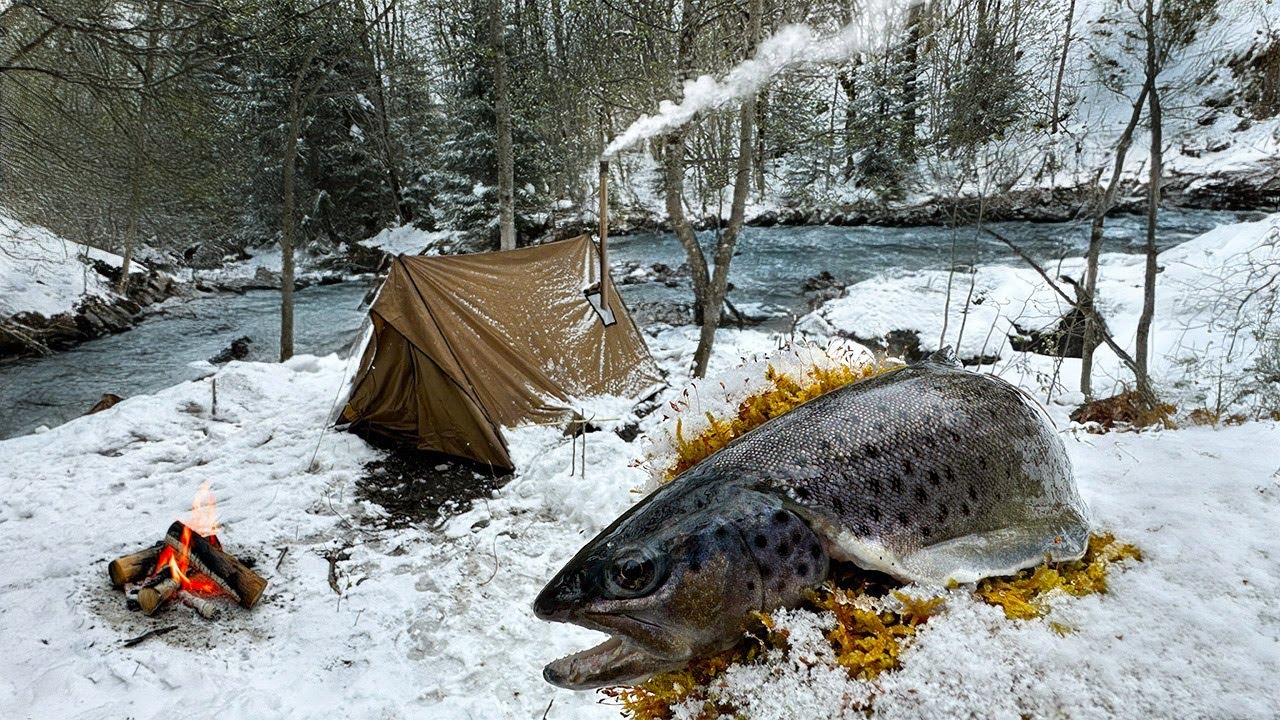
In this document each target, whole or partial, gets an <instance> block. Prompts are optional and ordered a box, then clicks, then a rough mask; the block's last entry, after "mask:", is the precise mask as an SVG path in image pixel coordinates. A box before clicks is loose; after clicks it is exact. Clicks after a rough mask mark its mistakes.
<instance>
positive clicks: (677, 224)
mask: <svg viewBox="0 0 1280 720" xmlns="http://www.w3.org/2000/svg"><path fill="white" fill-rule="evenodd" d="M684 144H685V130H684V128H680V129H678V130H676V131H675V132H673V133H671V134H670V135H668V136H667V137H666V139H665V141H664V142H663V153H662V192H663V195H664V199H665V200H666V206H667V218H668V219H669V220H670V221H671V232H673V233H675V236H676V240H678V241H680V246H681V247H683V248H684V254H685V256H686V257H688V259H689V273H690V276H691V277H690V280H691V281H692V283H693V315H694V322H696V323H697V324H699V325H702V324H703V320H704V316H703V307H704V306H705V304H706V297H707V295H708V294H710V292H711V275H710V273H709V272H708V271H707V259H706V256H705V255H703V253H702V246H701V245H699V244H698V236H697V234H695V233H694V231H693V226H692V225H690V224H689V218H688V217H686V216H685V214H684V151H685V147H684Z"/></svg>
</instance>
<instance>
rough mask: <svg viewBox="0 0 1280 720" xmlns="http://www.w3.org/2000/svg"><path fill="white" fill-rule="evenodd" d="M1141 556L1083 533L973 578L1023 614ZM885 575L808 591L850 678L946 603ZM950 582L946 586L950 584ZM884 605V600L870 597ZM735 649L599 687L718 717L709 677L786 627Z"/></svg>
mask: <svg viewBox="0 0 1280 720" xmlns="http://www.w3.org/2000/svg"><path fill="white" fill-rule="evenodd" d="M1125 559H1134V560H1141V559H1142V551H1141V550H1139V549H1138V548H1137V547H1135V546H1133V545H1130V544H1128V543H1121V542H1117V541H1116V539H1115V537H1114V536H1113V535H1111V534H1110V533H1106V534H1102V535H1095V536H1093V537H1090V538H1089V547H1088V550H1087V551H1086V552H1085V555H1084V557H1083V558H1081V559H1080V560H1076V561H1073V562H1065V563H1056V564H1053V565H1048V564H1046V565H1041V566H1039V567H1036V568H1031V569H1028V570H1023V571H1022V572H1019V573H1017V574H1016V575H1013V576H1010V577H1002V578H988V579H986V580H982V581H980V582H979V583H978V586H977V595H978V597H979V598H981V599H982V600H984V601H986V602H988V603H991V604H992V605H998V606H1000V607H1001V608H1002V609H1003V610H1004V612H1005V615H1006V616H1008V617H1009V618H1012V619H1022V620H1028V619H1033V618H1038V617H1041V616H1043V615H1044V614H1045V613H1046V612H1047V611H1048V604H1047V601H1048V600H1049V599H1050V594H1051V593H1054V592H1057V591H1061V592H1065V593H1067V594H1070V595H1074V596H1083V595H1089V594H1092V593H1100V592H1106V590H1107V582H1106V581H1107V573H1108V571H1109V570H1110V568H1111V566H1112V565H1113V564H1115V563H1116V562H1119V561H1121V560H1125ZM883 582H884V580H883V578H881V579H876V578H874V577H872V576H870V575H867V574H865V573H862V572H861V571H859V570H857V569H856V568H852V567H851V566H847V565H846V566H840V569H839V570H838V572H837V573H836V574H835V575H834V576H833V579H832V580H831V581H829V582H827V583H826V584H824V585H823V586H822V587H820V588H818V589H816V590H814V591H812V592H811V593H810V594H809V597H808V599H807V601H806V604H805V607H806V608H807V609H809V610H811V611H814V612H828V613H831V614H832V615H833V616H834V617H835V620H836V623H835V626H834V627H833V628H832V629H831V630H829V631H827V633H826V639H827V642H829V643H831V647H832V649H833V650H834V651H835V657H836V662H837V663H838V664H839V665H840V666H841V667H843V668H844V669H845V670H846V671H848V673H849V675H850V676H851V677H854V678H859V679H863V680H874V679H875V678H876V677H878V676H879V675H880V674H882V673H884V672H888V671H892V670H895V669H897V668H898V667H899V666H900V664H901V655H902V652H903V650H905V648H906V642H907V641H908V640H910V639H911V638H913V637H915V635H916V633H917V632H918V631H919V628H920V626H922V625H924V624H925V623H926V622H928V621H929V618H931V617H933V616H934V615H937V614H938V612H939V611H940V610H941V609H942V607H943V605H944V604H945V603H946V598H945V597H935V598H927V599H926V598H917V597H914V596H911V595H908V594H906V593H904V592H901V591H900V590H892V589H889V588H886V587H885V586H884V585H883V584H882V583H883ZM954 589H955V588H952V590H953V591H954ZM885 592H890V593H892V595H893V597H894V598H896V599H897V600H898V603H899V604H900V605H901V607H900V608H899V609H897V610H895V611H888V610H874V609H870V608H871V607H872V604H869V603H860V602H858V600H859V598H860V597H861V596H864V595H870V596H879V595H883V594H884V593H885ZM875 606H876V607H883V603H880V604H878V605H875ZM757 619H758V620H759V622H758V623H757V624H756V626H755V627H754V628H753V629H752V630H751V631H750V632H748V634H747V636H746V638H745V639H744V640H743V641H742V642H740V643H738V645H737V646H735V647H734V648H733V649H731V650H729V651H727V652H725V653H722V654H720V655H717V656H715V657H711V658H705V659H701V660H695V661H694V662H692V663H690V664H689V666H688V667H686V668H684V669H681V670H676V671H673V672H668V673H663V674H661V675H657V676H655V677H653V678H651V679H649V680H647V681H646V682H644V683H642V684H640V685H636V686H634V687H616V688H607V689H605V690H603V691H602V692H604V694H605V695H607V696H609V697H611V698H613V699H615V700H616V701H618V702H619V704H620V705H621V706H622V713H623V715H624V716H626V717H628V718H633V720H667V719H668V718H671V717H672V716H673V708H674V707H675V706H676V705H679V704H681V703H685V702H690V701H692V702H694V703H695V704H700V705H701V707H702V712H701V713H700V714H699V717H703V718H717V717H721V716H724V715H733V714H734V713H735V711H736V708H734V707H732V706H731V705H727V704H725V703H723V702H722V701H720V700H718V699H717V697H716V693H715V689H714V681H715V680H716V678H718V677H720V676H722V675H724V673H725V672H727V671H728V669H729V668H730V667H732V666H733V665H737V664H742V663H752V662H763V661H765V659H764V656H765V655H766V653H767V651H769V650H780V651H782V652H786V651H787V647H788V645H787V631H786V629H785V628H782V629H779V628H778V627H777V626H776V624H775V623H774V621H773V619H772V618H770V617H769V616H768V615H759V616H758V618H757ZM1048 625H1049V627H1050V629H1052V630H1053V631H1054V632H1056V633H1058V634H1059V635H1067V634H1070V633H1072V632H1074V630H1073V629H1072V628H1071V627H1069V626H1067V625H1063V624H1061V623H1056V622H1049V623H1048Z"/></svg>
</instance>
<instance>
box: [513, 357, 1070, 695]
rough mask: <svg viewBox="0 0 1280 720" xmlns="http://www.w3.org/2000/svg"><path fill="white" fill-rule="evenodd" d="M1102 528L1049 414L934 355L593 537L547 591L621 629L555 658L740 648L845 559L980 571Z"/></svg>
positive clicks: (826, 406) (543, 608)
mask: <svg viewBox="0 0 1280 720" xmlns="http://www.w3.org/2000/svg"><path fill="white" fill-rule="evenodd" d="M1087 540H1088V524H1087V522H1086V520H1085V510H1084V505H1083V503H1082V502H1081V501H1080V498H1079V496H1078V494H1077V492H1076V489H1075V484H1074V480H1073V478H1072V473H1071V464H1070V461H1069V459H1068V457H1067V454H1066V449H1065V447H1064V446H1063V443H1062V440H1061V439H1060V438H1059V437H1058V435H1057V433H1056V432H1055V431H1054V429H1053V427H1052V426H1051V424H1050V423H1049V421H1048V419H1047V417H1046V416H1045V415H1044V414H1043V411H1041V410H1040V409H1039V408H1038V407H1037V406H1036V405H1035V404H1034V402H1033V401H1031V400H1029V399H1028V398H1027V397H1025V396H1024V395H1023V394H1022V393H1021V391H1019V390H1018V389H1017V388H1015V387H1013V386H1012V385H1010V384H1008V383H1006V382H1004V381H1003V380H1000V379H999V378H995V377H993V376H990V375H982V374H977V373H971V372H968V371H965V370H963V369H961V368H959V367H956V366H954V365H951V364H946V363H942V362H938V361H933V360H930V361H926V362H923V363H919V364H916V365H911V366H908V367H905V368H903V369H900V370H895V371H892V372H889V373H885V374H883V375H879V376H876V377H873V378H870V379H867V380H863V381H860V382H857V383H854V384H852V385H848V386H846V387H844V388H841V389H839V390H835V391H832V392H830V393H828V394H826V395H823V396H821V397H819V398H816V399H814V400H811V401H810V402H808V403H805V404H804V405H801V406H799V407H797V408H795V409H793V410H791V411H790V412H788V413H786V414H785V415H782V416H780V417H778V418H775V419H773V420H771V421H769V422H767V423H765V424H763V425H761V426H759V427H758V428H755V429H754V430H752V431H750V432H748V433H746V434H745V435H743V436H742V437H740V438H738V439H737V440H735V441H733V442H732V443H730V444H729V445H727V446H726V447H725V448H724V449H722V450H720V451H719V452H717V453H716V454H714V455H712V456H710V457H708V458H707V459H705V460H703V461H702V462H701V463H699V464H698V465H696V466H694V467H693V468H690V469H689V470H688V471H686V472H685V473H683V474H682V475H680V477H678V478H676V479H675V480H673V481H672V482H671V483H669V484H667V485H665V486H663V487H662V488H659V489H658V490H657V491H655V492H654V493H653V494H651V495H650V496H649V497H647V498H645V499H644V500H643V501H641V502H640V503H638V504H636V505H635V506H633V507H632V508H631V509H630V510H628V511H627V512H626V513H624V514H623V515H622V516H621V517H619V518H618V519H617V520H615V521H614V522H613V523H612V524H611V525H610V526H609V527H607V528H605V529H604V530H603V531H602V532H601V533H600V534H599V535H597V536H596V537H595V538H594V539H592V540H591V541H590V542H589V543H587V544H586V545H585V546H584V547H583V548H582V549H581V550H580V551H579V552H578V554H577V555H576V556H574V558H573V559H572V560H570V561H569V562H568V563H567V564H566V565H565V567H564V568H563V569H562V570H561V571H560V572H559V573H557V574H556V576H555V577H554V578H553V579H552V580H551V581H550V582H549V583H547V586H546V587H545V588H543V590H542V592H541V593H540V594H539V595H538V598H537V599H536V600H535V601H534V612H535V613H536V614H537V616H538V617H540V618H542V619H544V620H551V621H555V622H570V623H574V624H577V625H582V626H585V627H588V628H592V629H596V630H600V631H603V632H606V633H609V634H610V635H611V638H610V640H608V641H607V642H605V643H602V644H601V645H599V646H597V647H595V648H592V649H590V650H585V651H582V652H580V653H575V654H574V655H571V656H568V657H565V658H562V659H560V660H557V661H555V662H553V663H551V664H549V665H548V666H547V668H546V670H545V671H544V673H543V674H544V677H545V678H546V679H547V680H548V681H549V682H551V683H553V684H555V685H559V686H561V687H566V688H571V689H586V688H593V687H600V686H603V685H616V684H623V683H630V682H636V681H639V680H642V679H643V678H645V677H648V676H650V675H652V674H654V673H657V672H662V671H664V670H669V669H673V668H676V667H680V666H682V665H683V664H684V663H686V662H687V661H688V660H689V659H691V658H693V657H700V656H705V655H708V654H713V653H715V652H719V651H721V650H724V649H725V648H727V647H729V646H731V645H733V643H734V642H736V640H737V639H738V638H739V637H741V631H742V629H743V628H744V627H745V626H746V624H748V623H749V622H750V621H751V618H753V617H754V616H755V613H757V612H768V611H770V610H773V609H775V608H777V607H784V606H788V607H790V606H795V605H797V604H799V603H800V602H801V601H802V599H803V597H804V593H805V592H806V590H807V589H808V588H811V587H813V586H815V585H817V584H819V583H821V582H822V581H823V580H824V579H825V578H826V576H827V572H828V569H829V564H830V560H832V559H836V560H845V561H850V562H853V563H855V564H857V565H859V566H861V567H864V568H867V569H872V570H879V571H882V572H885V573H888V574H890V575H892V576H894V577H896V578H898V579H900V580H903V581H908V582H920V583H929V584H947V583H950V582H953V581H954V582H972V581H975V580H978V579H980V578H983V577H987V576H991V575H1002V574H1008V573H1012V572H1014V571H1016V570H1020V569H1022V568H1025V567H1030V566H1032V565H1035V564H1038V563H1040V562H1042V561H1044V560H1045V559H1050V560H1066V559H1075V558H1078V557H1080V556H1081V555H1083V554H1084V550H1085V546H1086V544H1087Z"/></svg>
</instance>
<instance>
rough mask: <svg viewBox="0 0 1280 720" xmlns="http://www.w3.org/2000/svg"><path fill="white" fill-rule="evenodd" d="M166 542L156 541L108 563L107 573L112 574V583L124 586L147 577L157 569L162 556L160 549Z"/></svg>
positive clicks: (118, 586) (119, 586) (120, 586)
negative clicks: (143, 548)
mask: <svg viewBox="0 0 1280 720" xmlns="http://www.w3.org/2000/svg"><path fill="white" fill-rule="evenodd" d="M163 547H164V543H156V544H155V545H153V546H152V547H149V548H147V549H146V550H143V551H141V552H136V553H133V554H132V555H125V556H124V557H119V558H116V559H115V560H112V561H111V563H110V564H109V565H107V574H108V575H110V576H111V584H112V585H114V586H115V587H117V588H122V587H124V586H125V583H131V582H137V581H138V580H141V579H142V578H144V577H147V576H148V575H150V574H151V573H152V572H154V571H155V569H156V561H157V560H158V559H159V558H160V549H161V548H163Z"/></svg>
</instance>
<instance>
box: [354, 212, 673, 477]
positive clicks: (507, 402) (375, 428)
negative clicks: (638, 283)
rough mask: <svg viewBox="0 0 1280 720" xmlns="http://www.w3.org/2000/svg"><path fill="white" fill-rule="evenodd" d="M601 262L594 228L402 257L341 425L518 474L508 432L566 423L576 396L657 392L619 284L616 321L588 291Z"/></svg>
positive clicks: (612, 298)
mask: <svg viewBox="0 0 1280 720" xmlns="http://www.w3.org/2000/svg"><path fill="white" fill-rule="evenodd" d="M598 264H599V263H598V255H597V253H596V249H595V245H594V243H592V241H591V239H590V238H589V237H588V236H586V235H583V236H579V237H576V238H573V239H571V240H564V241H560V242H555V243H549V244H547V245H541V246H537V247H529V248H521V249H518V250H510V251H507V252H501V253H481V254H476V255H452V256H439V257H421V256H406V255H401V256H399V257H397V258H396V259H395V261H394V262H393V263H392V267H391V271H390V273H389V274H388V276H387V280H386V283H385V284H384V285H383V287H382V291H381V293H380V294H379V295H378V299H377V300H376V301H375V302H374V304H373V307H372V308H371V309H370V318H371V320H372V323H373V335H372V338H371V339H370V341H369V344H368V346H367V347H366V348H365V352H364V357H363V358H362V360H361V363H360V368H359V371H358V373H357V375H356V377H355V379H354V381H353V384H352V389H351V395H350V397H349V398H348V400H347V405H346V407H345V408H344V409H343V413H342V418H343V421H344V422H348V423H350V424H351V429H353V430H365V431H368V432H373V433H377V434H379V435H383V436H386V437H390V438H394V439H398V440H404V441H407V442H411V443H413V444H415V445H416V446H417V447H418V448H421V449H424V450H437V451H440V452H445V453H448V454H451V455H457V456H460V457H464V458H469V459H471V460H475V461H478V462H482V463H488V464H490V465H494V466H498V467H502V468H511V467H512V462H511V456H510V455H509V453H508V452H507V445H506V441H505V439H504V438H503V437H502V432H501V429H500V428H501V427H503V426H506V427H514V426H518V425H522V424H529V423H540V422H554V421H557V420H562V419H568V418H569V417H570V416H571V415H572V412H573V410H572V407H571V399H573V398H583V397H590V396H595V395H602V394H608V395H618V396H624V397H625V396H637V395H638V394H640V393H642V392H645V391H646V390H648V389H649V388H653V387H655V385H656V384H657V383H658V382H660V376H659V374H658V370H657V367H656V366H655V365H654V363H653V360H652V359H651V358H650V357H649V351H648V348H646V346H645V343H644V339H643V338H642V337H641V335H640V333H639V331H638V330H637V329H636V327H635V324H634V323H633V322H632V320H631V317H630V316H629V315H628V314H627V311H626V308H625V307H624V306H623V305H622V302H621V301H620V300H619V298H618V295H617V292H616V290H615V288H614V286H613V283H612V282H606V283H604V285H605V298H606V300H607V303H606V306H607V308H608V309H609V310H610V311H611V313H612V317H608V315H607V314H605V315H602V314H601V313H600V312H598V311H597V308H596V304H594V303H593V302H592V301H591V300H589V299H588V297H587V296H586V293H585V290H586V289H587V288H589V287H591V286H594V285H596V284H597V283H598V277H599V269H598ZM595 299H596V302H597V303H598V301H599V298H598V296H597V297H596V298H595ZM611 320H612V321H614V322H612V323H611V324H608V325H606V322H607V321H611Z"/></svg>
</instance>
